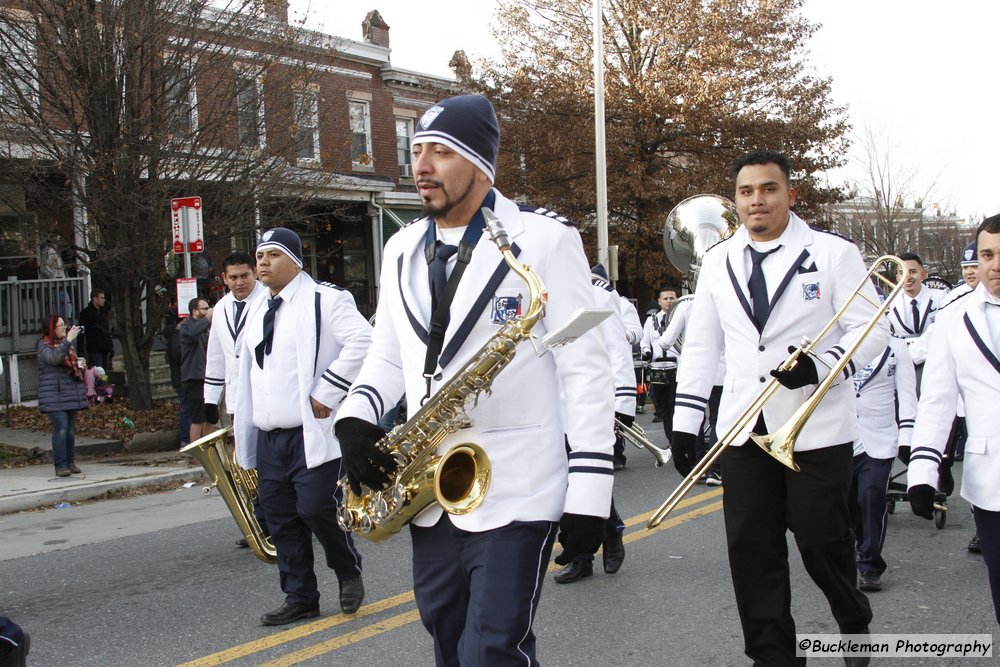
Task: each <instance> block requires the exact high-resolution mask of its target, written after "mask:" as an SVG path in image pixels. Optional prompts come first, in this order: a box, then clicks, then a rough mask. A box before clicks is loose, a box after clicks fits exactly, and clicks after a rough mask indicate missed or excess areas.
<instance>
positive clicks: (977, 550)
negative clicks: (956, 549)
mask: <svg viewBox="0 0 1000 667" xmlns="http://www.w3.org/2000/svg"><path fill="white" fill-rule="evenodd" d="M968 549H969V552H970V553H974V554H981V553H983V548H982V547H981V546H979V534H978V533H976V534H975V535H973V536H972V539H971V540H969V547H968Z"/></svg>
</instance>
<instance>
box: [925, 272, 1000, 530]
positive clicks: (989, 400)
mask: <svg viewBox="0 0 1000 667" xmlns="http://www.w3.org/2000/svg"><path fill="white" fill-rule="evenodd" d="M987 301H988V299H987V292H986V288H985V286H984V285H983V284H982V283H980V284H979V285H978V286H977V287H976V289H975V290H973V291H972V292H971V293H970V294H968V295H967V296H965V297H963V298H961V299H958V300H956V301H953V302H952V303H951V304H949V305H948V307H946V308H943V309H941V310H940V311H939V312H938V316H937V321H936V322H935V324H934V328H933V329H932V330H931V340H930V346H929V349H930V352H929V354H928V355H927V362H926V363H925V364H924V376H923V382H922V390H921V394H920V401H919V403H918V404H917V424H916V427H915V428H914V431H913V445H912V449H911V452H910V465H909V468H908V469H907V478H908V480H909V486H910V487H913V486H916V485H918V484H929V485H931V486H935V487H936V486H937V482H938V465H939V464H940V463H941V459H942V455H943V453H944V449H945V447H946V446H947V444H948V436H949V433H950V431H951V424H952V419H953V418H954V417H955V405H956V400H957V399H958V398H959V397H961V398H962V400H963V402H964V403H965V425H966V428H967V429H968V433H969V435H968V439H967V440H966V443H965V463H964V466H963V468H962V497H963V498H965V499H966V500H968V501H969V502H970V503H971V504H972V505H974V506H975V507H981V508H983V509H986V510H989V511H991V512H997V511H1000V484H997V480H1000V436H998V435H997V428H996V425H997V415H996V411H997V406H1000V350H998V349H997V347H996V345H995V344H994V343H993V342H992V339H991V337H990V329H989V326H988V324H987V321H986V312H985V309H986V308H996V307H997V306H993V305H989V304H988V303H987Z"/></svg>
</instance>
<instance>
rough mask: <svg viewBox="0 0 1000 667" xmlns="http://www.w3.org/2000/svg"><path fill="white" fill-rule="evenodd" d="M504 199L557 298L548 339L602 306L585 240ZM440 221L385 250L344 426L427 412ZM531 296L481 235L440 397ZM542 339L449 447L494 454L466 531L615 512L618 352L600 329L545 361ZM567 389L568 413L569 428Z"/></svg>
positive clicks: (501, 212)
mask: <svg viewBox="0 0 1000 667" xmlns="http://www.w3.org/2000/svg"><path fill="white" fill-rule="evenodd" d="M493 192H494V194H495V197H496V202H495V204H494V212H495V213H496V215H497V216H498V217H499V218H500V220H501V221H502V222H503V225H504V227H505V229H506V231H507V234H508V236H509V237H510V241H511V244H512V251H514V252H515V254H516V255H517V259H518V261H520V262H523V263H525V264H528V265H530V266H531V268H532V269H533V270H534V271H535V272H537V274H538V275H539V276H540V277H541V279H542V281H543V282H544V283H545V287H546V289H547V290H548V303H547V305H546V307H545V314H544V317H542V318H541V319H540V320H539V321H538V323H537V324H536V325H535V327H534V329H533V331H532V333H533V336H534V337H536V338H539V339H540V338H542V337H544V335H545V334H546V332H547V331H551V330H554V329H555V328H557V327H560V326H562V325H563V324H565V323H566V322H567V321H569V320H570V318H571V317H572V315H573V314H574V312H575V311H576V310H577V309H578V308H580V307H588V308H593V307H595V301H594V288H593V287H592V285H591V283H590V280H589V278H588V277H589V275H590V268H589V264H588V263H587V260H586V256H585V254H584V251H583V245H582V243H581V240H580V235H579V233H578V232H577V230H576V229H575V228H574V227H572V226H570V225H569V224H568V223H567V222H566V221H565V220H564V219H561V218H559V216H557V215H556V214H555V213H553V212H551V211H547V210H545V209H530V208H520V207H519V206H518V205H517V204H516V203H514V202H512V201H510V200H508V199H506V198H505V197H503V195H501V194H500V193H498V192H496V190H494V191H493ZM430 224H433V222H432V221H430V220H428V219H426V218H425V219H422V220H417V221H415V222H414V223H412V224H410V225H409V226H407V227H405V228H403V229H401V230H400V231H399V232H397V233H396V234H395V235H394V236H392V238H390V239H389V241H388V243H386V246H385V252H384V260H383V264H382V267H383V268H382V273H381V282H380V285H381V295H380V298H379V302H378V308H377V311H376V314H375V318H376V319H375V321H376V326H375V332H374V338H373V343H372V347H371V350H370V351H369V354H368V356H367V357H366V358H365V362H364V366H363V367H362V369H361V373H360V374H359V376H358V379H357V381H356V382H355V384H354V386H353V387H352V388H351V391H350V393H349V395H348V396H347V399H346V400H345V401H344V403H343V405H342V406H341V408H340V412H339V414H338V418H344V417H357V418H360V419H363V420H365V421H367V422H370V423H372V424H374V423H377V422H378V420H379V419H380V418H381V417H382V415H383V414H384V413H385V412H386V411H387V410H390V409H391V408H392V407H393V406H394V405H395V404H396V402H397V400H398V399H399V398H400V396H401V395H402V394H403V393H404V392H405V393H406V397H407V402H408V404H409V406H410V410H411V414H413V413H414V412H416V410H417V406H419V405H420V401H421V398H422V397H423V396H424V393H425V390H426V384H425V380H424V378H423V367H424V358H425V354H426V348H427V328H428V323H429V322H430V319H431V295H430V289H429V288H428V268H427V261H426V259H425V254H424V243H425V238H426V236H427V233H428V231H429V230H428V226H429V225H430ZM528 296H529V295H528V289H527V287H526V285H525V284H524V281H522V280H521V279H520V278H519V277H518V276H517V274H515V273H514V272H513V271H510V270H509V268H508V266H507V264H506V262H505V261H504V259H503V256H502V255H501V254H500V251H499V250H498V249H497V247H496V245H495V244H494V243H493V242H492V241H490V239H489V238H488V236H484V238H481V239H480V240H479V242H478V243H477V245H476V246H475V250H474V251H473V253H472V257H471V261H470V263H469V265H468V267H467V269H466V271H465V274H464V276H463V278H462V280H461V282H460V284H459V286H458V290H457V292H456V294H455V298H454V301H453V302H452V305H451V318H450V320H449V324H448V327H447V330H446V332H445V336H444V342H443V347H442V353H441V357H440V359H439V370H440V380H438V379H437V378H435V381H434V383H433V385H432V388H431V390H432V392H433V391H436V390H437V389H438V388H439V387H440V386H441V385H442V383H444V382H447V381H448V380H449V379H450V378H451V377H452V376H453V375H454V374H455V373H456V372H457V371H458V370H459V369H461V367H462V366H463V365H464V364H465V362H466V361H467V360H469V359H470V358H471V357H472V356H474V355H475V354H477V353H478V352H479V350H480V348H481V347H482V346H483V345H484V344H485V343H486V341H487V340H488V339H489V338H491V337H492V336H493V335H494V334H495V333H496V332H497V330H498V329H499V327H500V325H501V324H502V323H503V322H505V321H506V320H508V319H510V318H512V317H517V316H518V315H519V314H520V312H521V311H522V309H526V308H527V305H528V304H527V299H528ZM533 342H534V341H532V342H525V343H523V344H522V345H521V346H519V347H518V349H517V354H516V355H515V356H514V359H513V360H512V361H511V363H510V364H509V365H508V366H507V367H506V368H505V369H504V370H503V371H502V372H501V373H500V374H499V375H498V376H497V377H496V380H495V382H494V383H493V385H492V393H491V394H490V395H486V394H484V395H481V396H480V399H479V402H478V404H476V405H474V406H471V407H470V408H469V409H468V416H469V417H470V418H471V420H472V426H471V427H470V428H467V429H463V430H461V431H459V432H457V433H454V434H452V435H451V436H450V437H448V438H446V439H445V441H444V442H443V443H442V444H441V447H440V449H439V451H441V452H443V451H446V450H447V449H450V448H451V447H453V446H455V445H456V444H459V443H462V442H474V443H477V444H479V445H480V446H481V447H483V449H484V450H485V451H486V453H487V455H488V456H489V458H490V462H491V465H492V474H493V477H492V482H491V485H490V490H489V493H487V494H486V497H485V499H484V500H483V503H482V505H480V506H479V507H478V508H477V509H476V511H475V512H470V513H469V514H466V515H463V516H450V520H451V521H452V523H454V524H455V525H456V526H457V527H459V528H461V529H463V530H469V531H483V530H489V529H492V528H497V527H500V526H504V525H507V524H509V523H510V522H512V521H532V520H546V521H555V520H558V519H559V517H560V516H561V515H562V513H563V512H564V511H565V512H574V513H577V514H586V515H592V516H599V517H607V516H608V514H609V512H610V507H611V489H612V484H613V481H614V477H613V467H612V450H613V446H614V439H615V438H614V432H613V425H614V415H613V413H614V403H613V399H614V392H613V391H612V382H611V378H612V375H611V364H610V361H609V358H608V352H607V350H605V348H604V346H603V341H602V339H601V337H600V336H599V335H595V332H588V333H587V334H586V335H583V336H581V337H580V338H578V339H577V340H576V341H574V342H572V343H570V344H568V345H565V346H563V347H559V348H555V349H552V350H549V351H548V352H546V353H544V354H541V356H539V354H538V352H542V350H538V351H536V350H535V349H532V348H533V346H532V343H533ZM538 347H541V346H540V345H539V346H538ZM605 386H606V390H605ZM560 389H561V390H562V391H563V392H565V405H566V412H567V413H568V414H569V417H568V418H567V419H565V422H564V420H563V418H562V417H561V415H560ZM566 442H568V444H569V448H570V454H569V462H568V465H567V459H566V456H567V455H566V447H565V443H566ZM440 515H441V508H440V507H439V506H438V505H437V504H433V505H431V506H430V507H429V508H428V509H427V510H425V511H424V512H423V513H422V514H420V515H419V516H417V517H416V518H415V519H414V523H415V524H417V525H420V526H429V525H433V524H434V523H435V522H436V521H437V520H438V518H439V517H440Z"/></svg>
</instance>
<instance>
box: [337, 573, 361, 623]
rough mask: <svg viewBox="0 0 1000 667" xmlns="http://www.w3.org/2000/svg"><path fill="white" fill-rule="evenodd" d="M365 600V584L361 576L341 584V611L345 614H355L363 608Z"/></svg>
mask: <svg viewBox="0 0 1000 667" xmlns="http://www.w3.org/2000/svg"><path fill="white" fill-rule="evenodd" d="M364 599H365V583H364V582H363V581H361V575H360V574H359V575H358V576H356V577H354V578H353V579H345V580H344V581H342V582H340V610H341V611H343V612H344V613H345V614H353V613H354V612H356V611H357V610H358V609H360V608H361V603H362V602H363V601H364Z"/></svg>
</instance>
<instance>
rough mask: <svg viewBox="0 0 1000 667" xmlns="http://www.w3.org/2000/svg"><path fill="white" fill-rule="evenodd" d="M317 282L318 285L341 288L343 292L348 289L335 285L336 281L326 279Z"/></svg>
mask: <svg viewBox="0 0 1000 667" xmlns="http://www.w3.org/2000/svg"><path fill="white" fill-rule="evenodd" d="M316 284H317V285H322V286H323V287H332V288H333V289H335V290H340V291H341V292H346V291H347V288H346V287H341V286H340V285H335V284H334V283H329V282H326V281H325V280H317V281H316Z"/></svg>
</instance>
